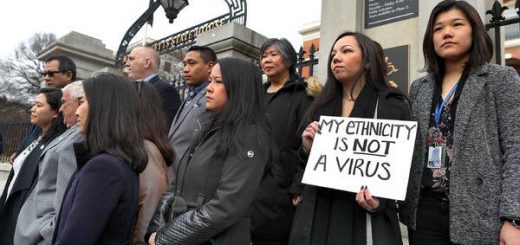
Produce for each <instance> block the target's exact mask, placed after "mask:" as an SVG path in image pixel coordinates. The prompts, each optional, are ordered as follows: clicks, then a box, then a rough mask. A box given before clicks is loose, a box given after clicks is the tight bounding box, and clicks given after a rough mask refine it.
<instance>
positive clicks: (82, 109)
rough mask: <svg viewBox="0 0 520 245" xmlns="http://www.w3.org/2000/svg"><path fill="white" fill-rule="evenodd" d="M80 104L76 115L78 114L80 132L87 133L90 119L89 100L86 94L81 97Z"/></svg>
mask: <svg viewBox="0 0 520 245" xmlns="http://www.w3.org/2000/svg"><path fill="white" fill-rule="evenodd" d="M78 104H79V106H78V109H76V115H77V116H78V125H79V132H80V133H82V134H85V130H86V126H87V120H88V100H87V97H86V96H82V97H81V98H79V103H78Z"/></svg>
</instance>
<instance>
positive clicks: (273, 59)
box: [260, 45, 289, 78]
mask: <svg viewBox="0 0 520 245" xmlns="http://www.w3.org/2000/svg"><path fill="white" fill-rule="evenodd" d="M260 62H261V65H262V71H263V72H264V74H265V75H266V76H267V77H269V78H272V77H276V76H280V75H282V74H284V73H289V67H288V66H287V65H286V64H285V62H284V59H283V56H282V54H281V53H280V51H279V50H278V49H277V48H275V47H274V45H272V46H271V47H269V48H267V49H266V50H265V52H264V53H263V54H262V59H261V60H260Z"/></svg>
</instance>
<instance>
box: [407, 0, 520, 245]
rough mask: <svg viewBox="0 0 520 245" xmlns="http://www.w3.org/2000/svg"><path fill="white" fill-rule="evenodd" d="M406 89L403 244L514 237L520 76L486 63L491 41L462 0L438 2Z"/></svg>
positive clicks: (518, 202) (514, 240) (519, 230)
mask: <svg viewBox="0 0 520 245" xmlns="http://www.w3.org/2000/svg"><path fill="white" fill-rule="evenodd" d="M423 47H424V50H423V52H424V57H425V69H426V70H427V71H428V73H429V74H428V75H427V76H425V77H422V78H420V79H418V80H416V81H414V82H413V84H412V86H411V88H410V98H411V101H412V105H413V107H412V110H413V114H414V116H415V117H416V119H417V120H418V125H419V131H418V133H417V141H416V146H415V153H414V159H413V162H412V171H411V173H410V181H409V185H408V195H407V202H406V204H405V205H403V206H402V211H403V212H402V215H401V218H402V221H403V223H405V224H407V225H408V227H409V230H410V242H411V244H421V245H422V244H452V243H461V244H498V243H499V241H500V244H519V243H518V242H519V241H520V226H519V225H520V198H519V197H520V188H518V183H519V182H520V175H519V173H520V151H519V149H520V138H519V135H520V124H519V120H518V115H520V97H519V96H518V95H519V94H520V79H519V77H518V75H517V73H516V72H515V71H514V70H513V69H511V68H506V67H503V66H499V65H491V64H488V62H489V60H490V59H491V57H492V55H493V49H492V44H491V39H490V37H489V36H488V34H487V33H486V29H485V27H484V24H483V23H482V21H481V18H480V16H479V15H478V12H477V11H476V10H475V9H474V8H473V7H472V6H471V5H470V4H468V3H467V2H464V1H452V0H450V1H442V2H441V3H439V4H438V5H437V6H436V7H435V8H434V9H433V10H432V13H431V15H430V19H429V22H428V26H427V29H426V33H425V36H424V43H423Z"/></svg>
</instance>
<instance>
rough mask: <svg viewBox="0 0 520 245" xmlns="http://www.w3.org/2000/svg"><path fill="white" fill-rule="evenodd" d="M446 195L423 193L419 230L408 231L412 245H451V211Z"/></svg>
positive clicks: (418, 216) (418, 219)
mask: <svg viewBox="0 0 520 245" xmlns="http://www.w3.org/2000/svg"><path fill="white" fill-rule="evenodd" d="M449 204H450V203H449V201H448V198H447V196H446V195H445V194H442V193H435V192H431V191H421V197H420V199H419V205H418V207H417V230H415V231H411V230H410V229H408V236H409V239H410V245H451V244H454V243H452V242H451V241H450V209H449Z"/></svg>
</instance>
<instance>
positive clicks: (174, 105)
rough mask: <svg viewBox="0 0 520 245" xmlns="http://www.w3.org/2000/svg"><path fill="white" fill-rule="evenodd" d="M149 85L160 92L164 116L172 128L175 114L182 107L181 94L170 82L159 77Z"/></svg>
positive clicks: (153, 79) (154, 78)
mask: <svg viewBox="0 0 520 245" xmlns="http://www.w3.org/2000/svg"><path fill="white" fill-rule="evenodd" d="M149 83H150V84H151V85H152V86H153V87H154V88H155V89H156V90H157V92H159V94H160V95H161V100H162V105H163V109H164V114H165V115H166V121H167V122H166V123H168V124H167V125H168V126H170V125H171V124H172V121H173V117H175V113H177V110H178V109H179V106H180V105H181V97H180V96H179V92H178V91H177V89H175V88H174V87H173V86H172V85H170V83H169V82H167V81H165V80H161V78H160V77H159V76H155V77H153V78H152V79H151V80H150V81H149Z"/></svg>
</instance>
